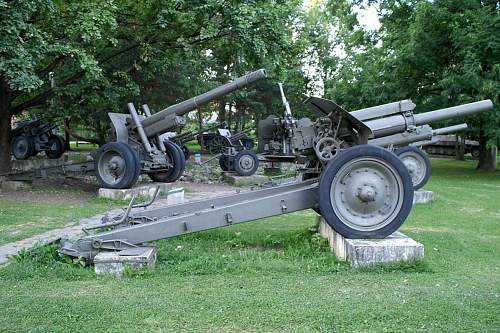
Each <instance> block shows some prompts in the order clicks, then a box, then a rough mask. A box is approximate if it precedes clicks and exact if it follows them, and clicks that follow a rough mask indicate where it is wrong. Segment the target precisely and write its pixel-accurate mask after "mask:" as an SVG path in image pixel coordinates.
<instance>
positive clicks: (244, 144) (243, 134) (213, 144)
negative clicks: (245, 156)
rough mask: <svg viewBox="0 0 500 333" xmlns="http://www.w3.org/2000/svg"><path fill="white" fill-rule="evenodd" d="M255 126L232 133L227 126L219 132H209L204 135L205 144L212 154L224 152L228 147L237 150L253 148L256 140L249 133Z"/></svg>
mask: <svg viewBox="0 0 500 333" xmlns="http://www.w3.org/2000/svg"><path fill="white" fill-rule="evenodd" d="M253 130H254V128H248V129H246V130H243V131H240V132H237V133H235V134H232V133H231V131H230V130H228V129H225V128H220V129H218V131H217V132H218V133H213V134H212V133H207V134H205V135H204V136H203V140H202V141H203V145H204V147H206V149H207V150H208V152H209V153H210V154H212V155H217V154H221V153H223V152H224V151H225V150H226V149H227V148H229V147H234V148H236V149H237V150H242V149H247V150H251V149H253V146H254V140H253V139H252V138H250V137H249V136H248V133H250V132H251V131H253Z"/></svg>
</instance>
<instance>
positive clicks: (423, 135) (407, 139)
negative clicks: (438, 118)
mask: <svg viewBox="0 0 500 333" xmlns="http://www.w3.org/2000/svg"><path fill="white" fill-rule="evenodd" d="M465 129H467V124H459V125H454V126H448V127H442V128H437V129H432V128H431V127H430V126H429V125H423V126H418V127H416V128H414V129H413V130H412V131H405V132H403V133H397V134H392V135H388V136H384V137H381V138H377V139H371V140H369V141H368V143H369V144H371V145H375V146H381V147H389V146H404V145H408V144H411V145H415V146H417V145H418V144H417V143H418V142H423V141H425V140H431V139H432V138H433V137H434V136H435V135H440V134H448V133H456V132H459V131H463V130H465Z"/></svg>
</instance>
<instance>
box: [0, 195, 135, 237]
mask: <svg viewBox="0 0 500 333" xmlns="http://www.w3.org/2000/svg"><path fill="white" fill-rule="evenodd" d="M33 192H38V193H41V194H47V195H51V194H53V193H54V192H57V193H58V194H62V195H60V196H59V197H60V200H59V201H57V200H53V201H56V202H50V203H47V202H36V201H28V200H24V199H22V200H19V199H9V198H1V199H0V245H2V244H5V243H10V242H14V241H18V240H21V239H25V238H28V237H31V236H34V235H37V234H40V233H43V232H45V231H48V230H52V229H56V228H62V227H64V226H66V225H74V224H77V223H78V222H79V220H80V218H82V217H91V216H93V215H96V214H98V213H102V212H105V211H107V210H108V207H114V208H116V207H120V206H122V205H124V204H125V201H121V200H107V199H102V198H89V197H88V194H87V195H85V196H84V198H85V199H82V201H81V202H70V203H68V202H65V201H64V194H65V193H66V194H71V195H79V194H81V195H82V196H83V195H84V194H83V193H80V192H78V191H75V190H61V189H54V188H52V187H37V188H34V189H33Z"/></svg>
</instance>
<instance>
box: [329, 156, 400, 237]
mask: <svg viewBox="0 0 500 333" xmlns="http://www.w3.org/2000/svg"><path fill="white" fill-rule="evenodd" d="M401 184H402V180H401V179H400V176H399V175H398V174H397V172H396V171H395V170H394V169H393V168H392V166H390V165H388V164H386V163H384V162H383V161H380V160H377V159H375V158H359V159H357V160H353V161H351V162H350V163H349V164H346V165H344V166H343V167H342V168H341V169H340V170H339V171H338V173H337V175H336V176H335V178H334V180H333V182H332V184H331V188H330V198H331V204H332V207H333V209H334V211H335V213H336V215H337V216H338V217H339V219H340V220H342V222H343V223H345V224H346V225H348V226H350V227H351V228H353V229H357V230H367V231H368V230H376V229H378V228H381V227H383V226H384V225H386V224H388V223H390V221H391V220H392V218H393V215H395V214H397V212H398V210H399V206H400V205H401V204H402V200H401V197H402V191H403V188H402V185H401Z"/></svg>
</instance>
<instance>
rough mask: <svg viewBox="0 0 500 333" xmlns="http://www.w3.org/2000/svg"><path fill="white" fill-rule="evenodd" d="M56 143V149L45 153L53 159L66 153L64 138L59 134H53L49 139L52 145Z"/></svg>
mask: <svg viewBox="0 0 500 333" xmlns="http://www.w3.org/2000/svg"><path fill="white" fill-rule="evenodd" d="M54 143H55V144H56V149H55V150H46V151H45V155H47V157H48V158H51V159H57V158H60V157H61V156H62V155H63V154H64V147H65V143H64V139H63V138H61V137H60V136H59V135H51V136H50V137H49V140H48V144H49V145H50V146H52V145H53V144H54Z"/></svg>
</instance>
